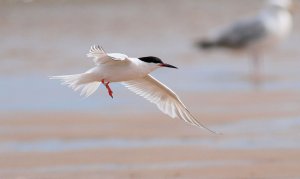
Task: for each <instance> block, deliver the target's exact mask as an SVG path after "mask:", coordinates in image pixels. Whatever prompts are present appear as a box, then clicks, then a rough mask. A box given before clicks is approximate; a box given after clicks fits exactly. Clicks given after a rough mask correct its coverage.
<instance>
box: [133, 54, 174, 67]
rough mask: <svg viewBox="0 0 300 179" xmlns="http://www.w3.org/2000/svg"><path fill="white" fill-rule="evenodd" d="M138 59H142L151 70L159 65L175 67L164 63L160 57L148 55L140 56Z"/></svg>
mask: <svg viewBox="0 0 300 179" xmlns="http://www.w3.org/2000/svg"><path fill="white" fill-rule="evenodd" d="M138 59H139V60H141V61H143V62H144V64H146V65H147V66H148V67H149V68H151V70H155V69H157V68H160V67H168V68H177V67H175V66H173V65H170V64H167V63H164V62H163V61H162V60H161V59H160V58H158V57H153V56H148V57H140V58H138Z"/></svg>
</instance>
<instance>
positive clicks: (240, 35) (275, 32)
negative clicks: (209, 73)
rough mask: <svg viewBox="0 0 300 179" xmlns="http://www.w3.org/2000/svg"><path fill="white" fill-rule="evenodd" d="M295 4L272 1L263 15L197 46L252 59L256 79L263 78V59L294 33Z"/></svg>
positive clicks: (224, 31) (234, 25)
mask: <svg viewBox="0 0 300 179" xmlns="http://www.w3.org/2000/svg"><path fill="white" fill-rule="evenodd" d="M291 8H292V0H269V1H267V4H266V7H265V8H264V9H263V10H262V11H261V13H260V14H259V15H258V16H256V17H254V18H250V19H245V20H241V21H238V22H236V23H234V24H232V25H231V26H229V27H228V28H225V29H223V31H221V32H220V33H219V34H217V35H216V36H215V37H211V38H208V39H204V40H201V41H200V42H198V43H197V46H198V47H201V48H202V49H210V48H215V47H223V48H228V49H233V50H238V51H241V52H244V53H246V54H248V55H250V56H252V60H253V67H254V75H255V76H256V77H258V76H260V74H259V73H260V70H259V67H260V57H261V55H263V54H264V53H265V52H266V51H267V50H269V49H271V48H272V47H274V46H275V45H277V44H278V43H279V42H281V41H282V40H284V39H285V38H286V37H287V36H288V35H289V34H290V31H291V29H292V25H293V22H292V14H291V12H290V10H291Z"/></svg>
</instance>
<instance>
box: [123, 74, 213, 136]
mask: <svg viewBox="0 0 300 179" xmlns="http://www.w3.org/2000/svg"><path fill="white" fill-rule="evenodd" d="M123 84H124V85H125V87H127V88H128V89H129V90H131V91H132V92H134V93H136V94H138V95H140V96H142V97H144V98H145V99H147V100H148V101H150V102H152V103H154V104H156V105H157V107H158V108H159V109H160V110H161V111H162V112H163V113H165V114H167V115H169V116H171V117H172V118H175V117H178V118H180V119H182V120H184V121H185V122H187V123H190V124H192V125H194V126H198V127H201V128H204V129H207V130H208V131H210V132H212V133H216V132H214V131H212V130H210V129H209V128H207V127H206V126H204V125H203V124H202V123H200V122H199V121H197V119H196V118H195V117H194V116H192V114H191V113H190V112H189V111H188V109H187V108H186V107H185V105H184V104H183V103H182V102H181V100H180V99H179V97H178V96H177V95H176V94H175V93H174V92H173V91H172V90H171V89H169V88H168V87H167V86H165V85H164V84H162V83H161V82H159V81H158V80H156V79H155V78H154V77H152V76H151V75H147V76H145V77H144V78H141V79H138V80H131V81H126V82H123Z"/></svg>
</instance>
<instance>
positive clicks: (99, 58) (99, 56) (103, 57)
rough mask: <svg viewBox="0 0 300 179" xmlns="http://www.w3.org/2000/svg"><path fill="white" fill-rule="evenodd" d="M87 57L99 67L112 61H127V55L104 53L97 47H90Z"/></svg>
mask: <svg viewBox="0 0 300 179" xmlns="http://www.w3.org/2000/svg"><path fill="white" fill-rule="evenodd" d="M87 56H88V57H92V58H93V61H94V62H95V64H96V65H100V64H103V63H106V62H109V61H112V60H115V61H120V60H126V59H128V56H127V55H124V54H121V53H106V52H105V51H104V50H103V48H102V47H100V46H99V45H97V46H96V45H94V46H91V49H90V51H89V53H88V54H87Z"/></svg>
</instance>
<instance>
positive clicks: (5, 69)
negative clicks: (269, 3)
mask: <svg viewBox="0 0 300 179" xmlns="http://www.w3.org/2000/svg"><path fill="white" fill-rule="evenodd" d="M263 4H264V2H263V1H261V0H243V1H240V0H222V1H206V0H185V1H179V0H166V1H159V0H151V1H150V0H149V1H146V0H145V1H138V0H122V1H121V0H113V1H110V0H107V1H105V0H101V1H95V0H87V1H83V0H82V1H81V0H72V1H71V0H61V1H37V0H23V1H20V0H2V1H0V37H1V40H0V87H1V93H0V102H1V104H0V178H22V179H23V178H199V176H201V177H203V178H298V177H300V170H299V165H300V150H299V149H300V143H299V140H300V133H299V131H300V70H299V67H300V60H299V57H300V51H299V45H300V33H299V32H300V26H299V23H298V22H299V17H300V10H299V9H298V10H296V11H295V13H294V23H295V25H294V28H293V32H292V34H291V35H290V37H289V39H287V40H286V41H285V42H284V43H282V44H281V45H280V46H279V47H278V48H277V49H275V50H273V51H272V52H271V53H268V55H267V56H266V57H265V59H264V61H263V68H262V71H263V74H264V80H263V82H262V83H260V84H259V85H257V84H253V82H252V81H251V80H250V78H249V74H250V73H251V68H252V66H251V65H250V64H249V63H250V62H249V59H248V58H247V57H246V56H237V55H234V54H230V53H225V52H223V51H216V52H211V53H210V52H208V53H207V52H204V51H200V50H199V49H197V48H195V46H194V43H195V41H197V40H199V38H201V37H203V36H205V35H207V34H208V33H209V31H210V30H211V29H214V28H216V27H220V26H221V27H222V26H223V25H224V24H225V25H226V24H228V23H231V22H233V21H235V20H237V19H240V18H241V17H249V16H253V15H255V14H257V12H258V11H259V10H260V9H261V7H262V6H263ZM94 44H99V45H101V46H103V47H104V49H105V50H106V51H107V52H120V53H124V54H127V55H128V56H131V57H141V56H148V55H153V56H158V57H160V58H161V59H163V60H164V61H165V62H168V63H170V64H172V65H175V66H178V67H179V69H178V70H168V69H161V70H158V71H156V72H154V73H153V75H154V76H155V77H157V78H158V79H159V80H161V81H162V82H163V83H165V84H166V85H168V86H169V87H170V88H171V89H173V90H174V91H175V92H177V94H178V95H179V96H180V97H181V99H182V101H183V102H184V103H185V104H186V105H187V107H189V108H190V111H191V112H192V113H193V114H194V115H195V116H196V117H197V118H198V119H199V120H200V121H201V122H203V123H204V124H206V126H208V127H209V128H211V129H213V130H215V131H218V132H222V133H223V135H212V134H209V133H208V132H206V131H204V130H200V129H198V128H195V127H192V126H189V125H188V124H186V123H184V122H183V121H181V120H179V119H175V120H173V119H171V118H170V117H168V116H166V115H164V114H162V113H161V112H160V111H159V110H158V109H157V108H156V106H155V105H153V104H151V103H149V102H147V101H145V100H144V99H143V98H141V97H138V96H136V95H135V94H133V93H131V92H130V91H128V90H127V89H126V88H124V87H123V86H122V85H120V84H112V85H111V87H112V89H113V91H114V99H113V100H112V99H111V98H110V97H109V96H108V94H107V93H106V90H105V88H104V87H103V86H101V87H100V88H99V89H98V90H97V92H96V93H95V94H94V95H92V96H91V97H89V98H87V99H83V98H82V97H80V96H79V94H78V93H75V92H73V91H72V90H71V89H69V88H66V87H64V86H61V85H60V84H59V82H58V81H53V80H48V76H51V75H64V74H75V73H79V72H83V71H85V70H87V69H89V68H91V67H93V65H94V64H93V62H92V60H91V59H88V58H87V57H86V53H87V52H88V50H89V48H90V46H91V45H94Z"/></svg>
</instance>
